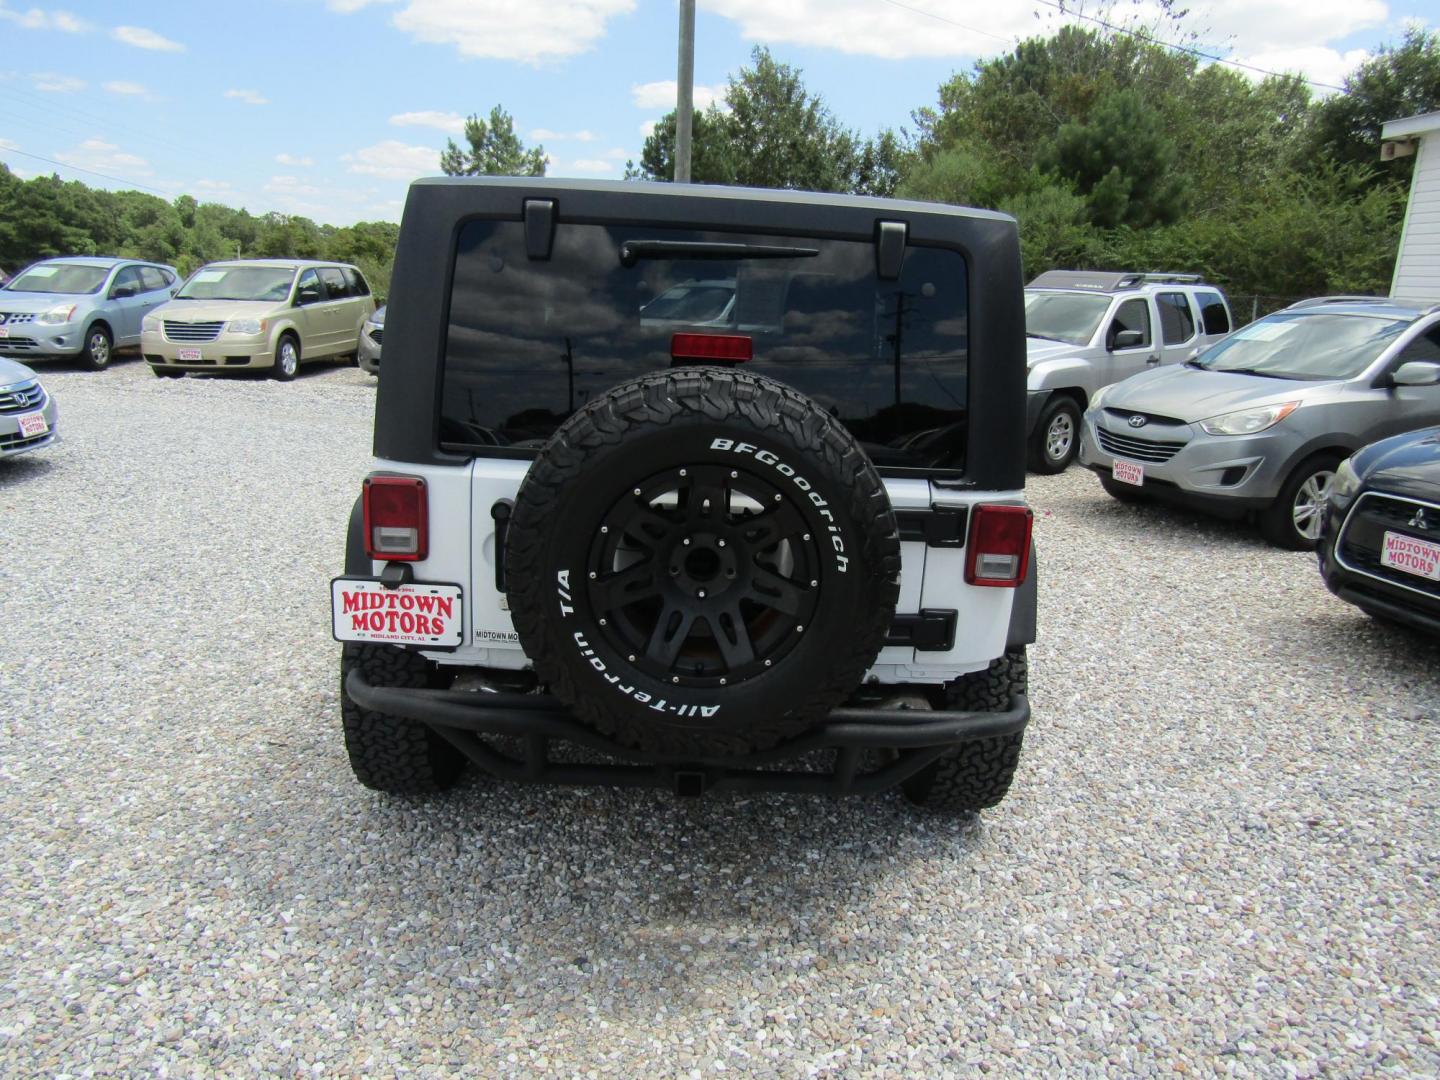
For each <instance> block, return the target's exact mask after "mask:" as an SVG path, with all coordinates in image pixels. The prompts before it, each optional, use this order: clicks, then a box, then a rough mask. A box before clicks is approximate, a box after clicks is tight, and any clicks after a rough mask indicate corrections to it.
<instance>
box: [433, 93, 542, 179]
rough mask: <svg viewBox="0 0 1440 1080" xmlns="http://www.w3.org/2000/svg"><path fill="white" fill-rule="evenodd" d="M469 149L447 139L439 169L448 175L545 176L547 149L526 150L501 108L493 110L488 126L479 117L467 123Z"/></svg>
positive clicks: (538, 147)
mask: <svg viewBox="0 0 1440 1080" xmlns="http://www.w3.org/2000/svg"><path fill="white" fill-rule="evenodd" d="M465 141H466V142H467V143H469V144H470V145H469V148H468V149H462V148H461V147H459V146H457V145H455V140H454V139H446V140H445V149H444V150H443V151H442V152H441V154H440V168H441V169H443V170H444V172H445V175H447V176H544V175H545V148H544V147H543V146H535V147H532V148H531V149H529V150H527V149H526V148H525V144H524V143H523V142H521V141H520V136H518V135H516V134H515V121H514V120H513V119H512V118H511V116H510V114H509V113H508V112H506V111H505V110H504V109H503V108H502V107H501V106H499V105H496V106H495V107H494V108H493V109H491V110H490V122H489V123H488V124H487V123H486V122H485V121H484V120H481V119H480V117H479V116H477V115H473V114H472V115H471V117H470V119H468V120H466V121H465Z"/></svg>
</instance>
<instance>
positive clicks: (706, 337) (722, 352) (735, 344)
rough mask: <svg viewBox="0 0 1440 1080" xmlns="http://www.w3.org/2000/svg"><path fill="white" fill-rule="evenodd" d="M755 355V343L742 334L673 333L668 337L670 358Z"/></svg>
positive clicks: (742, 359) (741, 359)
mask: <svg viewBox="0 0 1440 1080" xmlns="http://www.w3.org/2000/svg"><path fill="white" fill-rule="evenodd" d="M754 357H755V344H754V342H752V341H751V340H750V338H749V337H747V336H745V335H744V334H675V335H674V336H673V337H671V338H670V359H672V360H735V361H737V362H739V363H742V364H743V363H744V362H745V361H747V360H752V359H754Z"/></svg>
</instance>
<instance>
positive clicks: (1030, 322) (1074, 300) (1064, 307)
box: [1025, 289, 1110, 345]
mask: <svg viewBox="0 0 1440 1080" xmlns="http://www.w3.org/2000/svg"><path fill="white" fill-rule="evenodd" d="M1109 307H1110V297H1108V296H1092V295H1089V294H1087V293H1073V292H1031V291H1030V290H1029V289H1026V290H1025V333H1026V335H1028V336H1029V337H1038V338H1047V339H1048V340H1050V341H1064V342H1067V343H1068V344H1071V345H1088V344H1089V343H1090V339H1091V338H1092V337H1094V336H1095V328H1096V327H1097V326H1099V325H1100V320H1101V319H1102V318H1104V316H1105V312H1106V310H1107V309H1108V308H1109Z"/></svg>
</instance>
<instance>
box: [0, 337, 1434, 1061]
mask: <svg viewBox="0 0 1440 1080" xmlns="http://www.w3.org/2000/svg"><path fill="white" fill-rule="evenodd" d="M44 374H45V379H46V383H47V385H48V386H49V387H50V389H51V390H52V392H53V393H54V394H55V395H56V397H57V398H58V399H59V401H60V406H61V410H62V412H61V430H62V432H63V435H64V437H65V442H64V443H63V444H62V445H61V446H59V447H58V448H56V449H53V450H50V451H46V452H43V453H38V454H32V455H29V456H27V457H24V458H17V459H14V460H11V461H8V462H0V522H3V538H4V543H5V552H6V556H5V559H4V566H3V568H0V582H3V589H0V607H3V622H0V626H3V628H4V629H3V633H0V702H3V710H0V711H3V719H0V820H3V822H4V832H3V839H4V844H3V847H0V1073H4V1074H6V1075H30V1074H47V1075H62V1074H63V1075H75V1076H80V1075H89V1074H92V1073H93V1074H114V1073H134V1072H157V1073H158V1072H169V1073H179V1074H186V1075H190V1074H206V1073H214V1074H225V1075H234V1074H239V1073H245V1072H264V1073H287V1074H298V1073H301V1072H308V1073H310V1074H312V1075H313V1074H326V1075H328V1074H332V1073H340V1074H347V1075H349V1074H357V1075H358V1074H362V1073H365V1074H375V1075H383V1074H387V1073H391V1072H395V1071H399V1070H401V1069H408V1070H411V1071H413V1072H414V1073H417V1074H419V1075H422V1076H442V1075H453V1074H456V1073H470V1074H476V1075H479V1074H494V1073H502V1072H516V1071H519V1070H520V1069H522V1068H523V1069H525V1070H526V1071H528V1072H534V1073H540V1074H547V1075H557V1076H561V1075H563V1076H570V1075H592V1074H593V1075H598V1074H614V1075H630V1076H634V1075H645V1074H661V1073H665V1074H669V1073H676V1074H687V1073H688V1074H693V1075H697V1076H698V1075H711V1074H714V1073H716V1072H720V1071H737V1072H742V1073H745V1074H747V1075H756V1076H802V1075H835V1076H839V1075H845V1076H863V1075H897V1076H898V1075H901V1074H910V1075H927V1074H945V1073H951V1074H953V1073H970V1072H973V1071H975V1070H976V1069H983V1070H987V1071H991V1072H995V1073H1003V1074H1008V1073H1014V1072H1016V1071H1019V1070H1022V1069H1023V1070H1026V1071H1030V1072H1034V1073H1041V1072H1045V1073H1050V1072H1056V1071H1064V1072H1067V1073H1071V1074H1075V1075H1117V1074H1131V1073H1134V1074H1158V1073H1166V1074H1169V1073H1172V1072H1175V1071H1181V1070H1184V1071H1205V1072H1218V1073H1223V1074H1227V1075H1235V1076H1255V1075H1259V1076H1295V1075H1299V1076H1305V1075H1315V1074H1325V1075H1335V1076H1349V1075H1361V1074H1367V1075H1368V1074H1372V1073H1375V1072H1387V1073H1392V1074H1395V1075H1424V1074H1432V1075H1433V1074H1434V1073H1436V1072H1437V1071H1440V1001H1437V995H1440V913H1437V896H1436V879H1437V870H1440V858H1437V853H1436V836H1437V834H1440V790H1437V779H1436V777H1437V772H1440V770H1437V764H1440V752H1437V736H1436V732H1437V711H1440V681H1437V676H1436V660H1437V648H1436V646H1435V645H1434V644H1432V643H1430V642H1428V641H1426V640H1424V639H1421V638H1419V637H1417V636H1414V635H1411V634H1409V633H1407V632H1405V631H1402V630H1398V629H1392V628H1388V627H1385V626H1382V625H1380V624H1377V623H1373V622H1371V621H1369V620H1367V619H1366V618H1365V617H1364V616H1362V615H1361V614H1359V613H1358V612H1357V611H1355V610H1353V609H1351V608H1350V607H1348V606H1346V605H1344V604H1341V603H1340V602H1339V601H1336V600H1334V599H1333V598H1331V597H1330V596H1329V595H1328V594H1327V593H1326V592H1325V590H1324V588H1323V586H1322V585H1321V583H1320V580H1319V577H1318V575H1317V574H1316V573H1315V569H1314V564H1313V560H1312V559H1311V558H1310V557H1309V556H1305V555H1296V554H1288V553H1283V552H1278V551H1274V550H1271V549H1268V548H1266V547H1265V546H1264V545H1263V544H1262V543H1261V542H1260V540H1259V539H1258V538H1257V537H1256V536H1255V535H1253V534H1252V533H1251V532H1249V531H1247V530H1246V529H1245V528H1243V527H1241V526H1235V525H1226V524H1220V523H1214V522H1210V521H1207V520H1205V519H1203V518H1199V517H1194V516H1191V515H1186V514H1182V513H1179V512H1175V511H1167V510H1161V509H1143V508H1142V509H1135V508H1131V507H1128V506H1122V505H1120V504H1117V503H1113V502H1111V501H1110V500H1109V499H1108V498H1107V497H1106V496H1104V495H1103V493H1102V492H1101V491H1100V490H1099V487H1098V485H1097V484H1096V483H1095V481H1094V480H1093V478H1091V477H1090V476H1088V475H1087V474H1084V473H1082V472H1079V471H1072V472H1070V473H1068V474H1066V475H1064V476H1061V477H1054V478H1037V479H1036V480H1035V481H1034V483H1033V486H1032V489H1031V497H1032V500H1033V502H1034V504H1035V506H1036V508H1037V514H1038V537H1039V542H1040V544H1041V547H1042V553H1043V563H1042V570H1043V576H1042V578H1041V582H1042V585H1041V611H1040V615H1041V632H1042V639H1041V642H1040V643H1039V644H1038V645H1037V646H1035V647H1034V648H1033V650H1032V659H1033V675H1032V689H1033V694H1032V697H1033V704H1034V709H1035V717H1036V719H1035V722H1034V725H1033V727H1032V729H1031V733H1030V735H1029V736H1028V738H1027V741H1026V753H1025V757H1024V759H1023V760H1022V764H1021V773H1020V775H1019V777H1018V779H1017V781H1016V787H1015V790H1014V792H1013V793H1012V795H1011V797H1010V799H1009V800H1008V801H1007V802H1006V803H1005V804H1003V805H1002V806H1001V807H1000V808H999V809H997V810H994V811H991V812H989V813H987V814H986V815H984V816H983V818H982V819H981V820H980V821H979V823H973V822H972V823H969V824H966V823H956V822H951V821H946V820H943V819H937V818H927V817H920V816H915V815H913V814H912V813H911V812H909V811H908V810H907V809H906V808H905V807H904V806H903V805H902V804H901V803H900V801H899V799H898V798H896V797H888V798H883V799H878V800H870V801H844V802H839V801H825V800H817V799H803V798H793V797H780V796H775V797H750V798H744V797H733V798H725V797H719V798H713V799H711V800H709V801H705V802H702V803H698V804H677V803H675V802H674V801H672V800H671V799H670V798H668V797H666V796H662V795H658V794H653V793H635V792H618V791H606V790H545V789H524V788H513V787H503V786H497V785H494V784H492V783H488V782H486V781H484V780H483V779H478V778H477V779H472V780H469V781H467V783H466V784H465V785H464V786H463V787H462V788H460V789H459V790H458V791H456V792H454V793H452V794H450V795H448V796H446V797H444V798H440V799H436V800H432V801H429V802H413V803H412V802H406V801H401V800H396V799H389V798H383V797H380V796H377V795H375V794H372V793H370V792H368V791H366V790H364V789H362V788H361V787H359V786H358V785H357V784H355V783H354V782H353V781H352V779H351V777H350V774H349V771H348V767H347V765H346V762H345V758H344V753H343V750H342V747H341V743H340V738H339V731H338V718H337V713H338V702H337V695H336V666H337V665H336V660H337V655H336V654H337V647H336V646H335V644H334V643H333V642H332V641H331V640H330V637H329V630H328V624H327V618H328V609H327V605H328V590H327V587H326V582H327V581H328V579H329V577H330V576H332V575H333V574H334V573H335V572H337V571H338V568H339V567H340V565H341V561H342V548H343V533H344V523H345V520H346V515H347V514H348V511H349V507H350V503H351V501H352V500H353V498H354V496H355V494H356V492H357V491H358V485H359V481H360V477H361V476H362V475H363V472H364V470H365V468H366V464H367V460H368V452H369V437H370V436H369V421H370V412H371V408H372V402H373V396H374V391H373V387H372V384H371V380H370V379H369V378H368V377H367V376H365V375H363V374H361V373H360V372H358V371H354V370H350V369H336V368H331V369H324V370H319V371H316V372H314V373H310V372H308V370H307V372H306V373H305V374H303V375H302V377H301V379H300V380H299V381H297V382H296V383H293V384H290V385H281V384H276V383H272V382H268V381H262V380H225V381H220V380H208V379H199V378H188V379H185V380H183V381H181V382H170V381H162V380H157V379H153V378H152V377H151V376H150V375H149V374H148V372H146V371H145V370H144V369H143V367H142V366H140V365H139V364H137V363H135V362H133V361H131V362H126V363H123V364H121V365H120V366H118V367H116V368H115V369H113V370H111V371H109V372H106V373H102V374H97V375H90V374H81V373H75V372H65V371H54V372H45V373H44Z"/></svg>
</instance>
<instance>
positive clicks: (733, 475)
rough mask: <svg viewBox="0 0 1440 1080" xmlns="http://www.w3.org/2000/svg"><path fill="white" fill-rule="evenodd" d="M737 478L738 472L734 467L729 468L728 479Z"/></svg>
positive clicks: (738, 476)
mask: <svg viewBox="0 0 1440 1080" xmlns="http://www.w3.org/2000/svg"><path fill="white" fill-rule="evenodd" d="M739 478H740V474H739V473H738V472H736V471H735V470H734V469H731V470H730V479H731V480H738V479H739Z"/></svg>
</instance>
